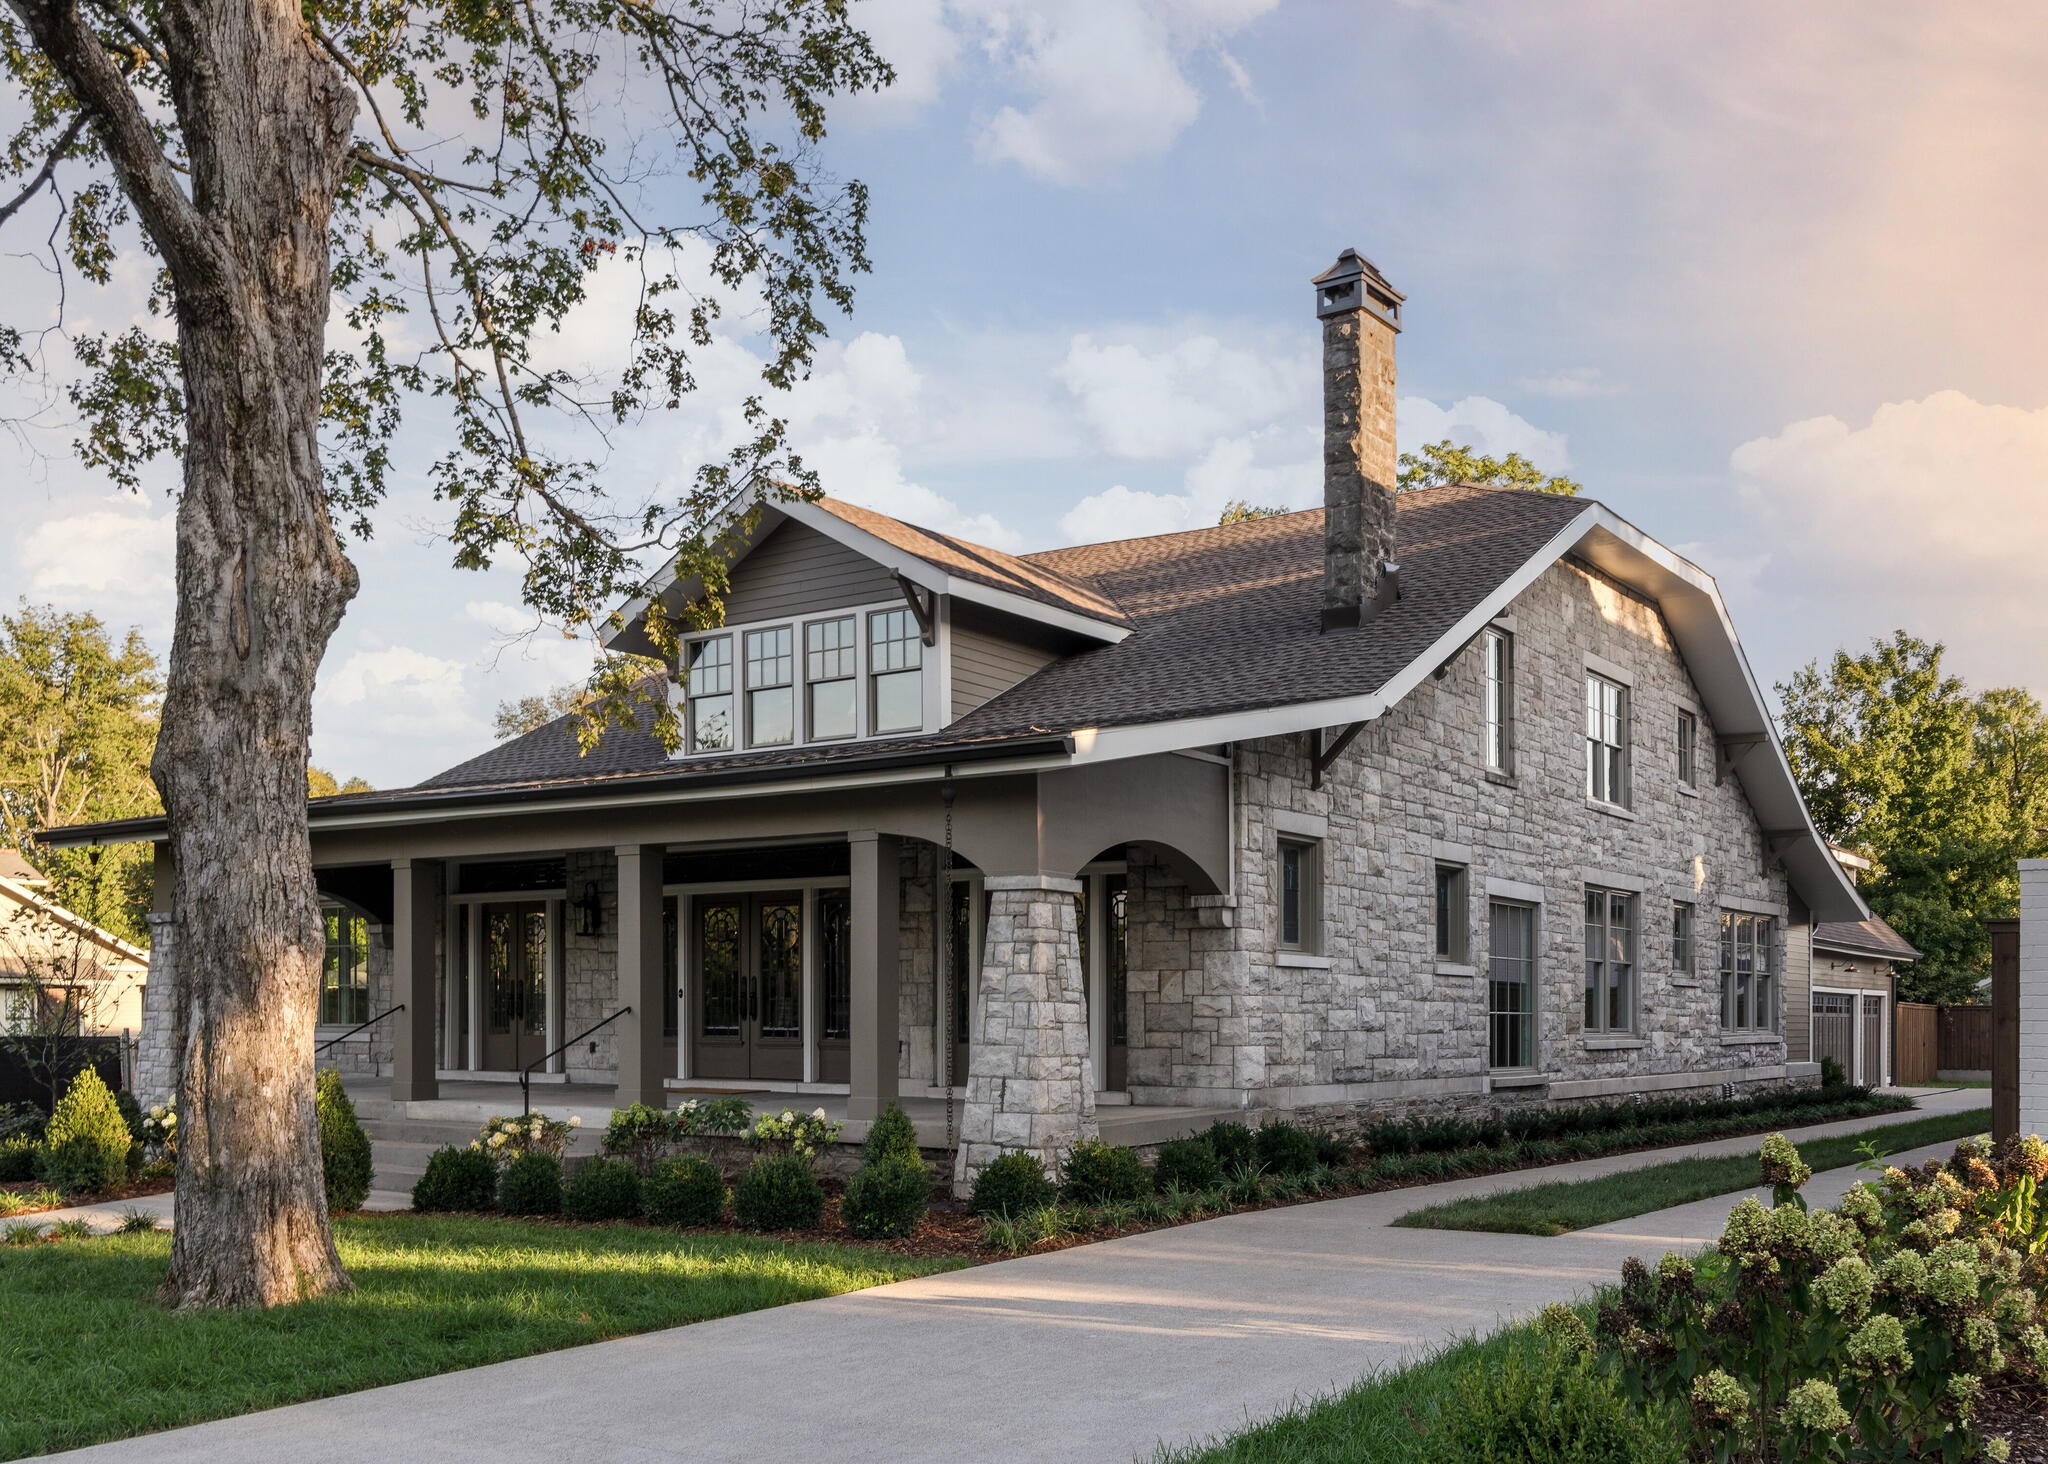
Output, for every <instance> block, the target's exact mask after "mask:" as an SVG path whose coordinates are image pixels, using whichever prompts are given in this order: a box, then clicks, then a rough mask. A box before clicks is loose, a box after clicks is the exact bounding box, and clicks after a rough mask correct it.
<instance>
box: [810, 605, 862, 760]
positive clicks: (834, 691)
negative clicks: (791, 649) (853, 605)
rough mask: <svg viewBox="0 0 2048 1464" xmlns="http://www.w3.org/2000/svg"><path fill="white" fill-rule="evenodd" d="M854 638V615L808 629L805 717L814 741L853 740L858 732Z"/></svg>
mask: <svg viewBox="0 0 2048 1464" xmlns="http://www.w3.org/2000/svg"><path fill="white" fill-rule="evenodd" d="M853 635H854V632H853V617H852V616H851V615H848V616H845V617H843V618H841V619H838V620H813V621H812V622H811V623H810V624H809V625H806V626H805V627H804V702H805V710H804V714H805V716H806V717H807V718H808V719H809V725H810V736H811V739H812V740H813V741H816V742H825V741H829V740H831V739H833V738H837V737H851V736H853V734H854V732H855V730H856V728H855V725H854V722H855V715H856V714H855V704H856V702H857V701H858V700H859V696H858V692H857V690H856V682H855V672H856V670H857V667H856V665H855V646H854V639H853Z"/></svg>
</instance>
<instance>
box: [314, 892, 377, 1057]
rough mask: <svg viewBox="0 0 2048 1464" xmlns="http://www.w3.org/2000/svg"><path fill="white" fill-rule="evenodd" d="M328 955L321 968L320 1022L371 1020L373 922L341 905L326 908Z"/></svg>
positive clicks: (342, 1024) (339, 1024)
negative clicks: (371, 928)
mask: <svg viewBox="0 0 2048 1464" xmlns="http://www.w3.org/2000/svg"><path fill="white" fill-rule="evenodd" d="M320 913H321V918H322V920H323V921H324V923H325V924H326V926H327V957H326V960H325V961H324V962H323V963H322V965H321V969H320V1021H321V1022H322V1023H324V1024H326V1025H328V1026H334V1027H353V1026H355V1025H356V1024H357V1023H359V1022H367V1021H369V1020H370V922H369V921H368V920H367V919H365V918H364V917H363V916H361V915H356V914H352V913H351V912H349V911H347V910H344V909H343V908H341V907H340V906H339V905H329V906H328V907H327V908H326V909H324V910H322V911H321V912H320Z"/></svg>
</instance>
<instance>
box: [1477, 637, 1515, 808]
mask: <svg viewBox="0 0 2048 1464" xmlns="http://www.w3.org/2000/svg"><path fill="white" fill-rule="evenodd" d="M1485 644H1486V687H1485V693H1484V696H1485V704H1486V705H1485V714H1486V732H1485V738H1486V766H1487V770H1488V771H1489V772H1495V773H1511V772H1513V771H1514V763H1515V638H1514V637H1513V636H1512V635H1509V634H1508V633H1507V632H1506V631H1504V630H1489V631H1488V632H1486V638H1485Z"/></svg>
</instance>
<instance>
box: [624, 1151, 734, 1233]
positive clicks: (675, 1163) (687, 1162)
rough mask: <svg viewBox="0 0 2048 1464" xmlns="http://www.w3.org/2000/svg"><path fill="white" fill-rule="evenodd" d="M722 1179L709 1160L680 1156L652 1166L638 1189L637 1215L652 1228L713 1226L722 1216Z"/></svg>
mask: <svg viewBox="0 0 2048 1464" xmlns="http://www.w3.org/2000/svg"><path fill="white" fill-rule="evenodd" d="M725 1198H726V1189H725V1176H724V1175H722V1174H720V1173H719V1172H718V1166H717V1165H715V1164H713V1163H712V1162H711V1161H710V1160H708V1159H704V1158H700V1157H699V1156H697V1155H695V1154H680V1155H677V1156H676V1157H675V1158H673V1159H664V1160H662V1161H661V1162H660V1163H659V1164H657V1165H655V1166H654V1173H652V1174H650V1175H648V1176H647V1179H646V1180H645V1182H643V1183H642V1184H641V1186H640V1213H641V1214H643V1215H645V1216H646V1217H647V1218H648V1219H649V1220H650V1221H652V1222H653V1223H654V1224H656V1225H716V1224H717V1223H718V1222H719V1220H720V1218H721V1217H723V1216H724V1214H725Z"/></svg>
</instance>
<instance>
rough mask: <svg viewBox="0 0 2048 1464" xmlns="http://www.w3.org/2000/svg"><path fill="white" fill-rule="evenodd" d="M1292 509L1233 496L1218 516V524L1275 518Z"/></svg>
mask: <svg viewBox="0 0 2048 1464" xmlns="http://www.w3.org/2000/svg"><path fill="white" fill-rule="evenodd" d="M1291 511H1292V510H1289V509H1285V508H1272V507H1267V506H1265V505H1263V504H1257V503H1253V502H1252V501H1251V500H1250V499H1247V498H1233V499H1231V500H1230V502H1228V503H1226V504H1224V505H1223V512H1222V513H1220V514H1218V515H1217V516H1216V524H1217V527H1219V528H1222V527H1225V526H1227V525H1230V524H1248V523H1250V522H1252V521H1253V520H1254V519H1262V518H1274V517H1276V516H1278V515H1280V514H1283V513H1288V512H1291Z"/></svg>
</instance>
